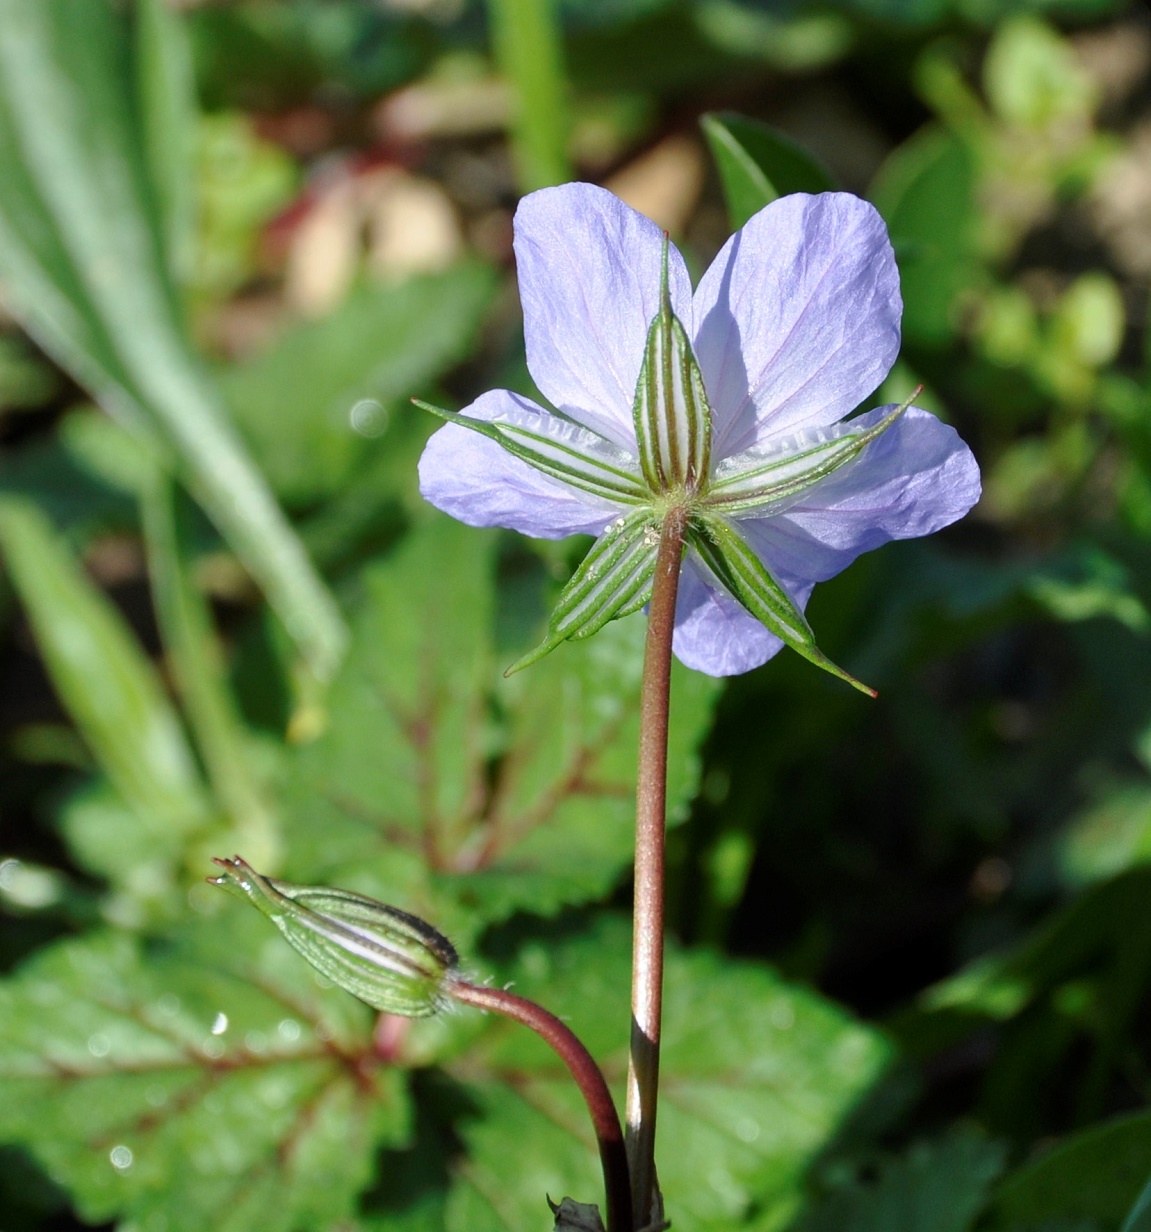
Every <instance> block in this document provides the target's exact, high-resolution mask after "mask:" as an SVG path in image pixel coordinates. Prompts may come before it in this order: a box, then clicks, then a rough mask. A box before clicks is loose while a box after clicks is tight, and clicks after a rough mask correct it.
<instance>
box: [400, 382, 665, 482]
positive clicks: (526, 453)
mask: <svg viewBox="0 0 1151 1232" xmlns="http://www.w3.org/2000/svg"><path fill="white" fill-rule="evenodd" d="M412 402H413V403H414V404H415V405H416V406H418V407H420V408H421V409H422V410H425V411H430V412H431V414H433V415H435V417H436V418H437V419H442V420H443V421H444V423H449V424H455V425H457V426H458V427H461V428H470V429H471V431H473V432H478V433H479V434H480V435H481V436H486V437H487V438H488V439H489V440H492V441H495V442H496V444H497V445H500V446H502V448H504V449H506V450H507V451H508V453H510V454H513V455H514V456H515V457H517V458H519V459H521V461H524V462H526V463H527V464H528V465H529V466H531V467H534V468H535V469H536V470H537V471H540V472H541V473H542V474H544V475H547V476H548V477H549V478H551V479H558V480H559V481H560V482H561V483H566V484H568V485H569V486H570V487H573V488H578V489H579V490H580V491H581V492H588V493H590V494H591V495H592V496H598V497H601V498H603V499H605V500H610V501H615V502H616V503H617V504H622V505H638V504H640V503H641V502H643V501H649V500H650V499H651V496H650V494H649V493H648V492H647V490H646V489H645V487H644V485H643V481H642V480H641V479H640V477H639V475H638V474H637V473H636V472H635V471H631V470H628V469H626V467H625V466H623V465H617V460H618V461H625V459H624V457H623V455H622V454H621V451H620V450H619V449H618V448H616V446H615V445H613V444H611V442H610V441H606V440H603V438H602V437H598V436H596V434H595V433H593V432H592V431H591V429H590V428H582V427H581V428H580V431H581V432H584V433H586V434H587V438H589V442H590V441H593V440H594V442H596V443H597V444H600V443H602V448H601V449H599V450H598V452H599V453H600V455H601V456H596V453H595V452H590V451H589V449H590V448H591V446H590V444H589V443H585V445H584V447H582V448H576V447H575V446H574V445H569V444H567V443H565V442H564V441H560V440H556V439H555V438H554V437H550V436H545V435H544V434H543V433H540V432H533V431H532V430H531V429H530V428H523V427H520V426H519V425H518V424H507V423H500V422H498V421H495V420H488V419H472V418H471V417H470V416H468V415H460V414H453V413H452V412H451V411H445V410H442V409H441V408H440V407H438V406H432V405H431V404H430V403H428V402H421V401H420V400H419V399H418V398H413V399H412ZM609 459H612V460H611V461H609Z"/></svg>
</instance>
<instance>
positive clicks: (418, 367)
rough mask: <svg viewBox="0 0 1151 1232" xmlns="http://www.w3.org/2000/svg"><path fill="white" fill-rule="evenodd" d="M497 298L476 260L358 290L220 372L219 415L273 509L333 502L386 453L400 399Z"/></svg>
mask: <svg viewBox="0 0 1151 1232" xmlns="http://www.w3.org/2000/svg"><path fill="white" fill-rule="evenodd" d="M494 291H495V278H494V276H493V272H492V270H491V268H490V267H488V266H487V265H482V264H480V263H479V262H474V261H469V262H464V263H463V264H460V265H457V266H455V267H454V268H453V269H450V270H447V271H445V272H444V273H441V274H427V275H423V276H421V277H418V278H411V279H409V280H408V281H407V282H404V283H402V284H400V285H399V286H378V285H368V286H364V287H361V288H359V289H358V290H356V291H355V292H353V293H352V294H351V295H350V296H349V297H348V298H347V299H346V300H345V301H344V302H343V303H342V304H341V305H340V306H339V308H337V309H336V310H335V311H334V312H333V313H331V314H330V315H329V316H327V317H325V318H324V319H323V320H320V321H315V322H310V323H308V324H303V325H297V326H295V327H294V328H292V329H289V330H288V331H287V332H286V333H285V334H284V335H283V337H281V338H280V339H278V341H277V342H276V343H275V344H274V345H273V346H272V347H271V348H270V349H269V350H267V351H265V352H264V353H263V354H262V355H260V356H259V357H258V358H256V359H252V360H249V361H247V362H246V363H244V364H241V365H239V366H237V367H234V368H231V369H229V370H228V371H227V372H226V373H225V374H224V376H223V386H224V393H225V396H226V399H227V402H228V405H229V406H230V407H231V409H232V411H233V413H234V414H235V416H236V420H237V423H238V424H239V427H240V429H241V430H242V431H243V433H244V435H245V437H246V438H247V440H248V442H249V444H250V445H251V447H252V450H253V452H254V453H255V455H256V456H257V457H258V458H259V459H260V463H261V466H262V467H263V468H264V473H265V474H266V475H267V476H268V481H269V483H271V485H272V487H273V488H274V489H275V491H276V492H277V494H278V495H279V496H280V497H281V499H283V500H285V501H287V502H290V503H292V504H313V503H315V502H317V501H319V500H322V499H324V498H325V497H331V496H338V495H339V493H340V491H341V490H342V488H343V486H344V485H345V484H346V483H347V482H348V480H349V476H350V475H351V474H352V472H353V471H354V469H355V467H356V466H357V464H359V463H360V462H361V461H362V460H363V459H364V458H365V457H366V456H367V455H369V454H373V453H378V452H380V451H383V450H388V449H390V448H391V446H392V444H393V437H394V436H395V432H394V430H392V429H391V427H390V421H391V419H392V417H393V416H394V415H395V414H397V413H398V414H401V415H412V414H414V412H412V411H410V410H409V409H408V408H407V406H406V405H404V406H403V407H402V408H397V407H396V405H395V403H396V401H397V399H400V398H404V399H406V398H407V396H408V395H409V394H411V392H412V391H413V390H418V389H421V388H426V387H427V386H428V385H429V384H430V383H431V382H432V381H433V380H435V379H436V378H437V377H439V376H440V375H441V374H442V373H443V372H444V371H445V370H446V369H448V368H449V367H451V366H452V365H454V364H456V363H458V362H459V361H460V360H462V359H463V358H464V357H465V356H466V355H467V353H468V350H469V348H470V347H471V345H472V342H473V340H474V338H475V336H476V333H477V331H478V330H479V326H480V323H481V321H482V320H483V316H484V313H485V312H486V310H487V308H488V306H489V305H490V303H491V300H492V295H493V293H494Z"/></svg>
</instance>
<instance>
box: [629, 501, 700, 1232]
mask: <svg viewBox="0 0 1151 1232" xmlns="http://www.w3.org/2000/svg"><path fill="white" fill-rule="evenodd" d="M686 529H687V512H686V511H685V510H684V509H680V508H672V509H670V510H669V511H668V513H667V515H666V516H665V517H664V522H663V531H662V534H661V536H660V544H659V555H658V556H657V557H656V566H655V576H654V579H653V583H652V594H651V606H650V608H649V609H648V624H647V644H646V646H645V649H644V659H643V683H642V692H641V698H640V734H639V766H638V776H637V782H636V840H635V907H634V923H633V927H634V933H633V937H632V1001H631V1005H632V1022H631V1063H630V1065H629V1067H628V1081H627V1153H628V1162H629V1164H630V1168H631V1178H632V1206H633V1209H634V1212H635V1219H636V1227H637V1228H646V1227H648V1226H649V1224H650V1223H651V1222H652V1219H653V1216H654V1214H655V1211H654V1210H653V1206H654V1205H655V1203H654V1199H655V1187H656V1180H655V1114H656V1101H657V1096H658V1088H659V1038H660V1019H661V1017H662V1013H663V927H664V920H663V917H664V846H665V843H664V837H665V832H666V828H667V827H666V821H667V729H668V714H669V706H670V702H671V642H672V633H673V632H674V630H675V603H676V596H677V594H678V593H679V571H680V565H681V562H682V559H683V545H684V533H685V531H686Z"/></svg>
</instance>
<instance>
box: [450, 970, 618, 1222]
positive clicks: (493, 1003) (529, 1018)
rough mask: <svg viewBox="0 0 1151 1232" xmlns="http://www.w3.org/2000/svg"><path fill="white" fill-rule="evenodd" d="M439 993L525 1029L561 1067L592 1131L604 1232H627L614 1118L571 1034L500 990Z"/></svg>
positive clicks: (595, 1071) (596, 1074) (455, 983)
mask: <svg viewBox="0 0 1151 1232" xmlns="http://www.w3.org/2000/svg"><path fill="white" fill-rule="evenodd" d="M444 991H445V992H446V993H447V994H448V995H449V996H451V997H453V998H454V999H455V1000H457V1001H460V1002H462V1003H463V1004H464V1005H472V1006H475V1007H476V1008H477V1009H481V1010H490V1011H491V1012H492V1013H495V1014H503V1015H504V1016H505V1017H507V1018H514V1019H515V1021H516V1022H518V1023H521V1024H522V1025H523V1026H525V1027H530V1028H531V1030H533V1031H534V1032H535V1033H536V1034H537V1035H538V1036H539V1037H540V1038H541V1039H542V1040H543V1041H544V1042H545V1043H547V1044H548V1045H549V1046H550V1047H551V1048H552V1050H553V1051H554V1052H555V1053H556V1055H557V1056H558V1057H559V1059H560V1060H561V1061H562V1062H563V1063H564V1065H565V1066H566V1067H567V1070H568V1073H570V1074H571V1076H572V1078H573V1079H574V1080H575V1083H576V1086H578V1087H579V1089H580V1091H581V1093H582V1094H583V1097H584V1102H585V1103H586V1104H587V1108H588V1112H590V1113H591V1119H592V1125H593V1126H594V1127H595V1136H596V1140H597V1142H598V1143H599V1157H600V1162H601V1164H602V1165H603V1183H604V1193H605V1198H606V1206H607V1232H632V1201H631V1181H630V1179H629V1175H628V1164H627V1152H626V1150H625V1149H624V1140H623V1131H622V1129H621V1128H620V1123H619V1113H617V1112H616V1108H615V1103H614V1102H613V1101H612V1097H611V1092H610V1091H609V1090H608V1086H607V1081H606V1080H605V1079H604V1076H603V1073H602V1072H601V1070H600V1068H599V1066H598V1065H597V1064H596V1063H595V1061H594V1060H593V1059H592V1055H591V1053H590V1052H588V1050H587V1049H586V1048H585V1047H584V1046H583V1044H582V1043H581V1042H580V1040H579V1038H578V1037H577V1036H576V1034H575V1032H573V1031H572V1030H571V1028H570V1027H568V1026H566V1025H565V1024H564V1023H562V1022H561V1021H560V1020H559V1019H558V1018H557V1017H556V1016H555V1015H554V1014H550V1013H548V1011H547V1010H545V1009H544V1008H543V1007H542V1006H540V1005H536V1003H535V1002H534V1001H529V1000H527V998H526V997H520V996H517V995H516V994H515V993H514V992H508V991H507V989H505V988H488V987H485V986H484V985H481V984H470V983H468V981H467V980H460V979H452V980H449V981H448V982H447V984H446V985H445V987H444Z"/></svg>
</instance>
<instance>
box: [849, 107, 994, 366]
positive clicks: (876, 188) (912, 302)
mask: <svg viewBox="0 0 1151 1232" xmlns="http://www.w3.org/2000/svg"><path fill="white" fill-rule="evenodd" d="M975 189H976V174H975V166H974V163H973V160H972V156H971V154H970V152H969V151H968V149H967V148H966V147H965V146H964V145H963V144H962V142H960V141H959V139H958V138H956V137H954V136H953V135H952V134H951V133H948V132H947V131H945V130H944V129H941V128H938V127H927V128H924V129H921V130H920V131H919V132H918V133H916V134H915V136H913V137H912V138H911V139H910V140H908V141H905V142H904V143H903V145H901V146H900V147H899V148H898V149H897V150H895V151H894V152H893V153H892V154H891V155H890V156H889V157H888V159H887V161H886V162H885V163H884V164H883V166H882V167H881V168H880V170H879V174H878V176H877V177H876V180H875V183H874V184H873V185H872V187H871V191H870V192H869V194H868V195H869V196H870V198H871V200H872V201H874V202H875V205H876V208H877V209H878V210H879V212H880V213H881V214H882V215H883V217H884V219H885V220H886V222H887V225H888V228H889V229H890V231H891V241H892V243H893V244H894V245H895V252H896V255H897V257H898V259H899V272H900V281H901V288H902V292H903V334H904V337H905V338H906V339H907V340H908V341H911V342H917V343H925V344H927V345H929V346H942V345H944V344H945V343H947V342H948V341H949V340H950V339H951V338H953V337H954V336H955V334H956V330H957V327H958V322H957V319H956V312H957V301H958V299H959V296H960V295H961V294H962V293H963V292H964V291H966V290H967V289H968V288H970V287H972V286H973V285H976V284H977V283H978V282H979V280H980V277H981V262H980V255H979V250H978V237H977V224H978V211H977V209H976V204H975Z"/></svg>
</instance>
